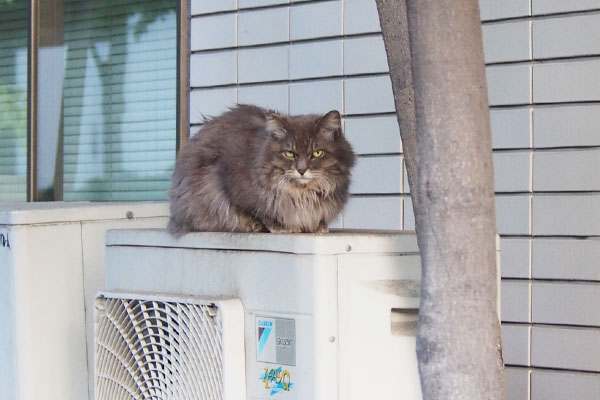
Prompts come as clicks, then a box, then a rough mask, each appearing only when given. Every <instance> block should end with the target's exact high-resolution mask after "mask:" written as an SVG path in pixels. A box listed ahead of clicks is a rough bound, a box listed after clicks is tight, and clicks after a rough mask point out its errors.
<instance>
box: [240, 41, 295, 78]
mask: <svg viewBox="0 0 600 400" xmlns="http://www.w3.org/2000/svg"><path fill="white" fill-rule="evenodd" d="M288 51H289V47H288V46H274V47H260V48H257V49H243V50H239V51H238V80H239V82H240V83H246V82H265V81H277V80H284V79H288V78H289V76H288V59H289V57H288Z"/></svg>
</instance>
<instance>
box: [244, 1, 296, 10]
mask: <svg viewBox="0 0 600 400" xmlns="http://www.w3.org/2000/svg"><path fill="white" fill-rule="evenodd" d="M289 2H290V1H289V0H238V3H239V4H238V6H239V8H240V9H244V8H250V7H264V6H272V5H277V4H287V3H289Z"/></svg>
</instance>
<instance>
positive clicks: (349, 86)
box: [344, 76, 396, 114]
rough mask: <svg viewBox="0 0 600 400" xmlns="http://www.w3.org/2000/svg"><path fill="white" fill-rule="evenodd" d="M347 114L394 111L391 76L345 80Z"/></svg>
mask: <svg viewBox="0 0 600 400" xmlns="http://www.w3.org/2000/svg"><path fill="white" fill-rule="evenodd" d="M344 104H345V113H346V114H368V113H381V112H394V111H396V107H395V105H394V94H393V92H392V82H391V81H390V77H389V76H377V77H373V78H371V77H369V78H352V79H346V80H345V82H344Z"/></svg>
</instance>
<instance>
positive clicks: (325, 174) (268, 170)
mask: <svg viewBox="0 0 600 400" xmlns="http://www.w3.org/2000/svg"><path fill="white" fill-rule="evenodd" d="M316 150H323V155H322V156H321V157H314V156H312V153H313V152H314V151H316ZM285 151H292V152H294V153H295V157H293V158H288V157H286V156H285V153H284V152H285ZM354 161H355V155H354V153H353V152H352V148H351V146H350V144H349V143H348V141H347V140H346V139H345V138H344V136H343V134H342V129H341V120H340V114H339V112H337V111H330V112H329V113H327V114H325V115H300V116H284V115H281V114H278V113H275V112H272V111H268V110H265V109H262V108H259V107H256V106H251V105H238V106H236V107H234V108H232V109H231V110H230V111H228V112H226V113H224V114H222V115H221V116H218V117H215V118H212V119H209V120H208V121H207V122H206V124H205V125H204V126H203V127H202V129H201V130H200V131H199V132H198V133H197V134H196V135H194V136H193V137H192V138H191V139H190V140H189V142H188V143H187V145H186V146H185V147H184V148H183V149H182V150H181V151H180V153H179V156H178V158H177V162H176V165H175V171H174V173H173V183H172V186H171V189H170V191H169V195H170V198H171V220H170V222H169V226H168V229H169V231H170V232H171V233H172V234H173V235H175V236H180V235H182V234H184V233H187V232H191V231H220V232H267V231H268V232H326V231H327V226H328V224H329V222H330V221H331V220H332V219H334V218H335V217H336V216H337V215H338V214H339V212H340V211H341V210H342V208H343V207H344V204H345V203H346V201H347V199H348V186H349V184H350V170H351V168H352V166H353V165H354Z"/></svg>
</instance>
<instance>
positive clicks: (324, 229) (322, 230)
mask: <svg viewBox="0 0 600 400" xmlns="http://www.w3.org/2000/svg"><path fill="white" fill-rule="evenodd" d="M316 233H329V228H328V227H327V225H325V224H324V223H322V222H321V223H320V224H319V226H318V227H317V231H316Z"/></svg>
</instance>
